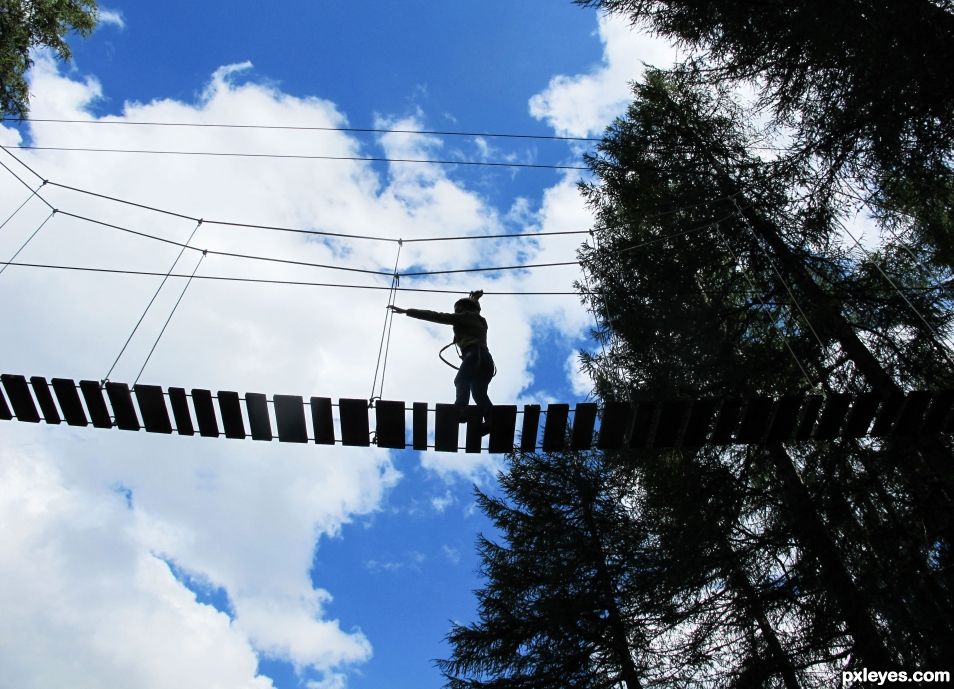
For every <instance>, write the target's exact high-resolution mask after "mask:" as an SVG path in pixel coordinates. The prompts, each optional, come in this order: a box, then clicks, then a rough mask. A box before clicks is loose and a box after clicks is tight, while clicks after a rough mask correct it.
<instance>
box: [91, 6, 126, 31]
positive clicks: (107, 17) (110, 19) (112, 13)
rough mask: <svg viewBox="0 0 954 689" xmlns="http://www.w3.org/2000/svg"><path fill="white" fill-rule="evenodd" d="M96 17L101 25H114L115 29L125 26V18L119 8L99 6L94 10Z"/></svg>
mask: <svg viewBox="0 0 954 689" xmlns="http://www.w3.org/2000/svg"><path fill="white" fill-rule="evenodd" d="M96 17H97V18H98V19H99V23H100V24H102V25H109V26H115V27H116V28H117V29H120V30H121V29H125V28H126V18H125V17H124V16H123V13H122V12H121V11H120V10H111V9H107V8H106V7H100V8H99V9H98V10H96Z"/></svg>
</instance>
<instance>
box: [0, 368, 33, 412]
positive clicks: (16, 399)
mask: <svg viewBox="0 0 954 689" xmlns="http://www.w3.org/2000/svg"><path fill="white" fill-rule="evenodd" d="M0 380H2V381H3V389H4V390H6V391H7V397H8V398H9V399H10V407H11V408H12V409H13V413H14V414H15V415H16V417H17V421H26V422H27V423H39V422H40V412H38V411H37V409H36V404H34V402H33V395H31V394H30V386H29V385H27V381H26V378H24V377H23V376H17V375H13V374H10V373H4V374H3V375H2V376H0Z"/></svg>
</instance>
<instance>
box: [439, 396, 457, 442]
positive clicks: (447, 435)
mask: <svg viewBox="0 0 954 689" xmlns="http://www.w3.org/2000/svg"><path fill="white" fill-rule="evenodd" d="M459 425H460V421H459V419H458V414H457V407H456V406H454V405H453V404H444V403H438V404H437V405H436V411H435V414H434V449H435V450H437V451H438V452H457V435H458V427H459Z"/></svg>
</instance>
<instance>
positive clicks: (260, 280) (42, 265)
mask: <svg viewBox="0 0 954 689" xmlns="http://www.w3.org/2000/svg"><path fill="white" fill-rule="evenodd" d="M210 253H211V252H210ZM0 265H9V266H14V267H17V268H34V269H49V270H72V271H78V272H85V273H108V274H111V275H139V276H145V277H163V276H165V275H166V273H161V272H157V271H148V270H123V269H120V268H94V267H87V266H64V265H54V264H48V263H18V262H12V261H0ZM168 275H169V277H172V278H187V277H189V275H188V274H187V273H169V274H168ZM195 279H196V280H219V281H222V282H244V283H252V284H261V285H288V286H292V287H333V288H341V289H370V290H388V291H390V290H391V289H392V288H391V286H390V285H388V286H385V285H354V284H347V283H339V282H308V281H305V280H270V279H265V278H243V277H233V276H229V275H196V276H195ZM394 291H395V292H424V293H433V294H461V295H464V296H466V295H467V294H469V292H468V291H467V290H464V289H440V288H437V287H394ZM484 294H485V295H492V296H515V297H538V296H569V297H577V296H579V295H580V293H579V292H578V291H532V292H513V291H505V290H501V291H492V290H484Z"/></svg>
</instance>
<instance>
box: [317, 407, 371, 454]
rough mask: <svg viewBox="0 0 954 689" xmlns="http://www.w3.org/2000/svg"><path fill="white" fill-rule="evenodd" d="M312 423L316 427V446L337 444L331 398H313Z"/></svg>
mask: <svg viewBox="0 0 954 689" xmlns="http://www.w3.org/2000/svg"><path fill="white" fill-rule="evenodd" d="M365 406H367V403H365ZM311 422H312V424H314V427H315V443H316V444H318V445H334V444H335V422H334V418H333V417H332V414H331V398H330V397H312V398H311Z"/></svg>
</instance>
